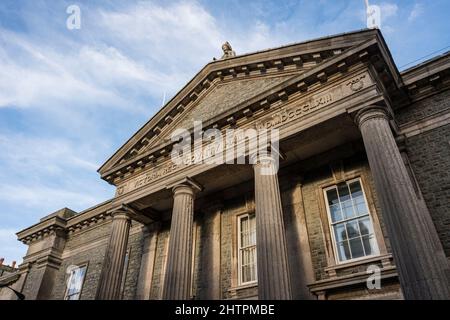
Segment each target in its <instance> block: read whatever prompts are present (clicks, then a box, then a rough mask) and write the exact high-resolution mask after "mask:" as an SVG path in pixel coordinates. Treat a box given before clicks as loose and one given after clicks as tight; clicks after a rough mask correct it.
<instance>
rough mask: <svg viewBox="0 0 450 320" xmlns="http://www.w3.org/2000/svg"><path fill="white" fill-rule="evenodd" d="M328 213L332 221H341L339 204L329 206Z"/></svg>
mask: <svg viewBox="0 0 450 320" xmlns="http://www.w3.org/2000/svg"><path fill="white" fill-rule="evenodd" d="M330 214H331V220H332V221H333V222H336V221H341V220H342V214H341V206H340V205H339V204H334V205H332V206H330Z"/></svg>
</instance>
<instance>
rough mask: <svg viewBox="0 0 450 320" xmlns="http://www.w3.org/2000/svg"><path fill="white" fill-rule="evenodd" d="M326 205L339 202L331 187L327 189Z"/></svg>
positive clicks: (334, 190)
mask: <svg viewBox="0 0 450 320" xmlns="http://www.w3.org/2000/svg"><path fill="white" fill-rule="evenodd" d="M327 199H328V205H329V206H332V205H334V204H339V200H338V195H337V192H336V189H331V190H328V191H327Z"/></svg>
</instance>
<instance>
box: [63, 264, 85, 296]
mask: <svg viewBox="0 0 450 320" xmlns="http://www.w3.org/2000/svg"><path fill="white" fill-rule="evenodd" d="M82 268H84V275H83V278H82V279H81V286H80V291H79V292H78V299H73V300H80V298H81V293H82V292H83V286H84V280H85V279H86V273H87V268H88V265H87V263H86V264H80V265H78V269H82ZM72 276H73V274H70V275H69V278H67V280H66V291H65V293H64V300H69V299H68V298H69V295H68V294H69V285H70V282H71V281H70V280H71V278H72Z"/></svg>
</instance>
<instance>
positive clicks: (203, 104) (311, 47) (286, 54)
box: [99, 30, 378, 182]
mask: <svg viewBox="0 0 450 320" xmlns="http://www.w3.org/2000/svg"><path fill="white" fill-rule="evenodd" d="M377 35H378V31H375V30H365V31H360V32H354V33H349V34H344V35H339V36H335V37H328V38H323V39H318V40H314V41H310V42H304V43H300V44H294V45H289V46H285V47H281V48H276V49H270V50H266V51H261V52H257V53H254V54H248V55H243V56H237V57H234V58H230V59H226V60H219V61H214V62H211V63H209V64H208V65H206V66H205V67H204V68H203V69H202V70H201V71H200V72H199V73H198V74H197V75H196V76H195V77H194V78H193V79H192V80H191V81H190V82H189V83H188V84H187V85H186V86H185V87H184V88H183V89H182V90H180V92H179V93H178V94H177V95H175V97H174V98H172V99H171V100H170V101H169V102H168V103H167V104H166V105H165V106H164V107H163V108H162V109H161V110H160V111H159V112H158V113H157V114H156V115H155V116H154V117H153V118H152V119H150V120H149V122H147V124H145V125H144V126H143V127H142V128H141V129H140V130H139V131H138V132H137V133H136V134H135V135H134V136H133V137H132V138H131V139H130V140H129V141H128V142H127V143H126V144H125V145H124V146H122V147H121V148H120V149H119V150H118V151H117V152H116V153H115V154H114V155H113V156H112V157H111V158H110V159H109V160H108V161H107V162H106V163H105V164H104V165H103V166H102V167H101V168H100V169H99V172H100V173H101V174H102V177H103V178H106V179H107V180H108V181H110V182H111V181H112V180H111V179H110V178H111V174H112V173H113V172H115V170H116V171H117V170H120V171H119V175H120V174H123V172H124V171H127V170H128V169H127V168H131V167H132V165H131V164H132V163H133V162H137V163H138V165H142V163H143V162H145V161H144V160H141V158H142V157H148V156H149V153H150V152H152V150H154V149H157V148H158V147H159V146H160V147H164V146H165V145H169V144H170V137H171V133H172V132H173V130H175V128H185V129H190V128H192V126H193V121H194V120H195V121H202V122H205V121H208V120H210V119H215V118H219V117H220V116H221V115H225V114H227V112H229V111H232V110H234V108H235V107H236V106H241V105H245V103H246V102H249V103H250V102H251V101H254V100H255V99H256V97H261V96H264V94H265V93H268V94H269V93H270V94H273V92H275V91H276V90H278V89H279V88H280V87H282V86H283V85H285V84H286V85H290V86H292V84H293V83H295V81H296V79H298V78H299V77H301V76H302V75H309V74H312V73H313V72H314V71H315V70H320V69H321V68H328V69H329V68H330V65H331V64H330V63H333V61H337V60H338V59H339V57H341V56H342V57H344V58H345V57H346V56H347V54H348V52H350V51H351V49H352V48H356V47H358V46H359V45H361V44H363V43H366V42H368V41H371V40H372V41H375V42H377V39H376V38H377ZM325 76H326V75H325ZM291 82H292V83H291ZM296 85H297V86H298V85H300V84H296ZM150 157H151V156H150ZM147 160H148V159H147ZM139 163H140V164H139ZM116 175H117V174H116ZM112 179H114V177H112Z"/></svg>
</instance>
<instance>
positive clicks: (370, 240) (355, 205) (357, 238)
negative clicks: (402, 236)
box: [324, 179, 379, 262]
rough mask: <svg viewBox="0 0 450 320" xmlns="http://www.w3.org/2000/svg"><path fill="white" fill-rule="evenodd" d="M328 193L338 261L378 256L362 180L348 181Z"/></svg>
mask: <svg viewBox="0 0 450 320" xmlns="http://www.w3.org/2000/svg"><path fill="white" fill-rule="evenodd" d="M324 191H325V199H326V202H327V211H328V215H329V219H330V225H331V233H332V235H333V239H334V241H333V242H334V246H335V250H336V253H337V255H336V256H337V258H338V261H339V262H344V261H348V260H354V259H360V258H364V257H367V256H372V255H376V254H378V253H379V251H378V245H377V241H376V238H375V233H374V231H373V224H372V219H371V217H370V213H369V209H368V205H367V200H366V197H365V195H364V191H363V189H362V186H361V180H360V179H355V180H350V181H346V182H343V183H340V184H338V185H335V186H332V187H329V188H326V189H325V190H324Z"/></svg>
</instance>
